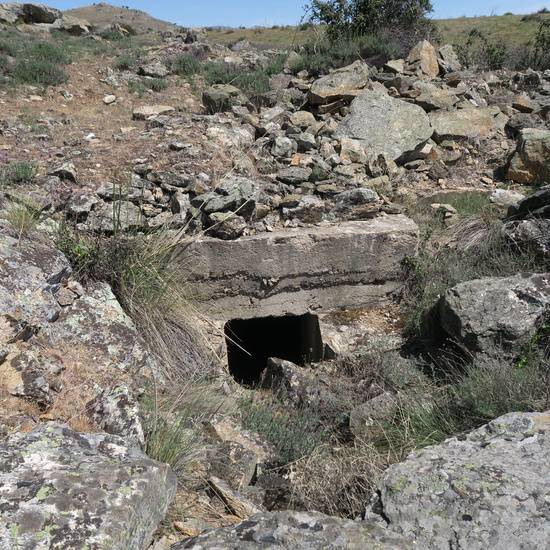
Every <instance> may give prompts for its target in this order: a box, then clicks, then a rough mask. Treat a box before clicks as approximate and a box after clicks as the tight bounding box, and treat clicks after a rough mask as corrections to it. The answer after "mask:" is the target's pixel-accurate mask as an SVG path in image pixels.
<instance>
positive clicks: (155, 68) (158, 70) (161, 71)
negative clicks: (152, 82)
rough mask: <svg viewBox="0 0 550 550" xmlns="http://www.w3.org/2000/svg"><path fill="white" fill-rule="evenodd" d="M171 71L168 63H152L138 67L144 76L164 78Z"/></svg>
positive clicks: (139, 72)
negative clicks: (167, 66) (167, 65)
mask: <svg viewBox="0 0 550 550" xmlns="http://www.w3.org/2000/svg"><path fill="white" fill-rule="evenodd" d="M168 73H169V71H168V69H167V68H166V65H163V64H162V63H151V64H149V65H142V66H141V67H139V69H138V74H140V75H142V76H150V77H151V78H164V77H165V76H167V75H168Z"/></svg>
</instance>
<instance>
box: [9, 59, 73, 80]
mask: <svg viewBox="0 0 550 550" xmlns="http://www.w3.org/2000/svg"><path fill="white" fill-rule="evenodd" d="M10 76H11V77H12V78H13V80H14V81H16V82H22V83H25V84H31V85H33V86H43V87H47V86H56V85H58V84H63V83H64V82H67V80H69V75H68V74H67V73H66V72H65V71H63V69H62V68H61V67H59V65H56V64H55V63H51V62H50V61H40V60H36V59H25V60H17V61H15V62H14V63H12V65H11V68H10Z"/></svg>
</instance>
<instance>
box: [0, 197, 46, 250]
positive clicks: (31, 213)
mask: <svg viewBox="0 0 550 550" xmlns="http://www.w3.org/2000/svg"><path fill="white" fill-rule="evenodd" d="M2 218H3V219H4V221H5V223H6V224H7V225H8V226H9V227H11V228H12V229H13V230H15V232H16V234H17V242H18V244H19V243H20V242H21V239H22V238H23V237H28V236H29V235H30V234H31V233H32V232H33V231H34V230H35V229H36V226H37V225H38V224H39V223H40V221H41V219H42V209H41V207H40V205H38V204H36V203H34V202H33V201H32V200H23V199H19V200H12V201H10V202H8V203H7V206H6V208H5V209H4V210H3V212H2Z"/></svg>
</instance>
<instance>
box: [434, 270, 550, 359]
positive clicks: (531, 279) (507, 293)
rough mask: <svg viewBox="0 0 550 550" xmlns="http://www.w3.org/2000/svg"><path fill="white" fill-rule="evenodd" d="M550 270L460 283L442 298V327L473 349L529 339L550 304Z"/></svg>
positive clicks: (515, 346) (485, 350) (511, 347)
mask: <svg viewBox="0 0 550 550" xmlns="http://www.w3.org/2000/svg"><path fill="white" fill-rule="evenodd" d="M549 283H550V274H548V273H543V274H536V273H535V274H533V273H520V274H519V275H515V276H513V277H485V278H482V279H474V280H472V281H466V282H464V283H460V284H458V285H456V286H454V287H453V288H451V289H449V290H447V291H446V292H445V293H444V294H443V296H442V298H441V324H442V325H443V328H445V330H446V331H447V332H448V333H449V334H450V335H451V336H453V337H455V338H456V339H457V340H459V341H460V342H462V343H463V344H464V345H465V346H466V347H468V348H469V349H470V350H472V351H474V352H481V353H488V352H491V350H493V349H494V348H495V347H502V348H503V349H507V350H510V351H513V350H516V351H517V350H518V346H519V345H522V344H526V343H528V342H529V339H530V338H531V336H532V335H533V334H534V333H535V331H536V327H537V323H538V322H539V321H540V320H541V319H542V317H543V315H544V314H545V312H546V310H547V308H548V305H549V304H550V284H549Z"/></svg>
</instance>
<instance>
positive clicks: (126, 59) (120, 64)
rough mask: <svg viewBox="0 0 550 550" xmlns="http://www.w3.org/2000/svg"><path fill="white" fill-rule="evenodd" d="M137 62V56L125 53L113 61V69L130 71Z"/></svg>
mask: <svg viewBox="0 0 550 550" xmlns="http://www.w3.org/2000/svg"><path fill="white" fill-rule="evenodd" d="M135 63H136V58H135V56H134V55H131V54H127V53H123V54H121V55H119V56H117V57H116V59H115V60H114V61H113V62H112V63H111V66H112V67H113V69H116V70H117V71H128V70H130V69H131V68H132V67H133V66H134V65H135Z"/></svg>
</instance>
